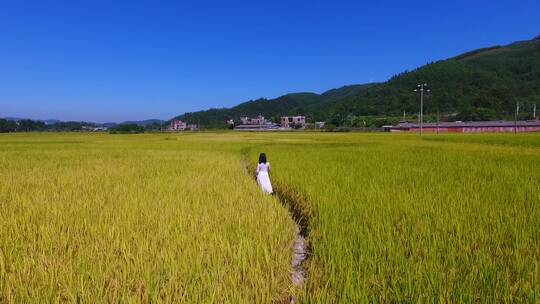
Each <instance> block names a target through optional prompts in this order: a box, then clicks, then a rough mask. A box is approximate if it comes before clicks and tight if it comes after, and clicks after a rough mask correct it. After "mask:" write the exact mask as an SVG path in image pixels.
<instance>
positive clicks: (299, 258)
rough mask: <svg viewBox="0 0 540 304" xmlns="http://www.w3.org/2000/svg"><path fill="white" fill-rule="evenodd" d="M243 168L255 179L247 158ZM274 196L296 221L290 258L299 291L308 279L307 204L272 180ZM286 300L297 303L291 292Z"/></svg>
mask: <svg viewBox="0 0 540 304" xmlns="http://www.w3.org/2000/svg"><path fill="white" fill-rule="evenodd" d="M243 163H244V169H245V171H246V173H247V174H249V175H250V176H251V177H252V178H254V180H255V182H256V181H257V176H256V172H255V170H253V168H252V167H251V166H250V163H249V161H248V160H247V159H244V161H243ZM272 185H273V190H274V194H273V195H274V197H276V198H277V199H278V200H279V201H280V202H281V204H282V205H283V206H285V207H286V208H287V209H288V210H289V213H290V215H291V217H292V219H293V220H294V222H295V223H296V232H295V239H294V244H293V252H292V258H291V282H292V284H293V287H294V289H295V290H296V291H300V290H301V289H302V287H303V286H304V284H305V283H306V281H307V279H308V273H307V269H306V267H305V266H306V262H307V260H308V259H309V252H310V249H311V247H310V242H309V218H310V216H309V212H307V211H306V210H307V208H306V207H307V204H306V202H305V200H303V199H302V198H301V196H300V195H298V193H296V192H294V191H293V190H291V189H289V188H288V187H286V186H284V185H282V184H280V183H276V182H275V181H272ZM287 302H289V303H291V304H293V303H297V299H296V296H295V295H294V294H291V295H290V297H289V299H288V300H287Z"/></svg>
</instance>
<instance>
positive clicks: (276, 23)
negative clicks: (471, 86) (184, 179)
mask: <svg viewBox="0 0 540 304" xmlns="http://www.w3.org/2000/svg"><path fill="white" fill-rule="evenodd" d="M539 16H540V2H539V1H538V0H535V1H516V0H515V1H462V0H456V1H400V2H398V1H372V2H365V3H363V2H362V1H324V2H323V1H264V2H263V1H245V2H240V1H219V2H217V1H215V2H214V1H125V2H124V1H99V0H96V1H84V2H83V1H24V0H20V1H0V117H3V116H18V117H29V118H36V119H37V118H42V119H46V118H58V119H62V120H86V121H97V122H106V121H124V120H136V119H146V118H163V119H168V118H171V117H173V116H175V115H178V114H181V113H184V112H186V111H196V110H201V109H207V108H210V107H225V106H233V105H235V104H238V103H240V102H243V101H246V100H249V99H256V98H259V97H267V98H273V97H277V96H279V95H283V94H286V93H289V92H300V91H310V92H317V93H320V92H323V91H325V90H327V89H331V88H335V87H340V86H343V85H346V84H356V83H365V82H373V81H385V80H386V79H388V78H389V77H391V76H392V75H394V74H397V73H399V72H401V71H403V70H406V69H413V68H415V67H417V66H420V65H422V64H425V63H426V62H430V61H434V60H439V59H444V58H447V57H450V56H454V55H457V54H459V53H463V52H466V51H469V50H472V49H475V48H480V47H486V46H491V45H496V44H507V43H510V42H513V41H516V40H524V39H530V38H532V37H534V36H537V35H540V17H539Z"/></svg>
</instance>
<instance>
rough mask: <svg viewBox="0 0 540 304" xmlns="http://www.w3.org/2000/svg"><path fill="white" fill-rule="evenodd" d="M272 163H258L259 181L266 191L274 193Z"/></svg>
mask: <svg viewBox="0 0 540 304" xmlns="http://www.w3.org/2000/svg"><path fill="white" fill-rule="evenodd" d="M268 172H270V163H261V164H258V165H257V183H258V184H259V185H260V186H261V188H262V190H263V192H264V193H267V194H272V193H273V192H274V190H273V189H272V183H271V182H270V175H269V174H268Z"/></svg>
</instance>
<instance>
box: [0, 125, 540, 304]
mask: <svg viewBox="0 0 540 304" xmlns="http://www.w3.org/2000/svg"><path fill="white" fill-rule="evenodd" d="M539 146H540V134H522V135H517V136H514V135H509V134H506V135H493V134H490V135H479V134H471V135H429V136H425V138H424V139H423V140H420V139H419V138H418V137H417V136H415V135H406V134H399V135H396V134H353V133H350V134H337V133H273V134H261V133H232V132H224V133H191V134H142V135H109V134H7V135H0V204H1V208H0V218H1V222H0V235H1V239H0V302H13V303H19V302H54V301H68V302H76V301H82V302H186V303H192V302H207V303H215V302H218V303H223V302H225V303H254V302H256V303H272V302H274V303H275V302H284V301H287V299H288V297H289V296H290V295H291V294H295V295H298V298H297V299H298V301H299V302H304V303H364V302H381V303H385V302H430V303H431V302H458V303H459V302H484V303H495V302H525V303H538V302H539V301H540V265H539V264H540V262H539V261H540V149H539V148H538V147H539ZM260 152H266V154H267V155H268V158H269V161H270V162H271V163H272V169H273V171H272V173H271V175H272V179H273V182H274V185H275V187H276V190H277V191H278V192H279V193H278V194H280V195H278V196H272V197H268V196H265V195H263V194H262V193H261V191H260V190H259V189H258V188H257V185H256V184H255V183H254V181H253V179H252V178H251V177H250V176H249V174H247V173H246V172H245V170H244V168H243V160H244V158H247V159H248V160H249V161H250V162H251V164H255V163H256V159H257V156H258V153H260ZM283 196H284V197H292V198H295V199H294V202H292V203H293V204H297V205H298V206H296V207H297V208H300V209H302V212H303V214H304V215H306V216H307V217H308V222H309V238H308V240H309V243H310V250H311V251H310V255H309V259H308V261H307V262H306V264H307V265H306V268H307V270H308V279H307V281H306V283H305V284H304V286H302V288H301V290H295V289H294V288H293V287H292V285H291V277H290V272H291V255H292V247H293V244H294V238H295V229H296V226H295V223H294V221H293V220H292V219H291V215H290V214H289V212H288V210H287V208H286V207H285V206H283V205H282V204H281V203H280V201H279V200H278V198H279V197H283Z"/></svg>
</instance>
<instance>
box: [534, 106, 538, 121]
mask: <svg viewBox="0 0 540 304" xmlns="http://www.w3.org/2000/svg"><path fill="white" fill-rule="evenodd" d="M533 119H534V120H538V119H536V103H535V104H534V107H533Z"/></svg>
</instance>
